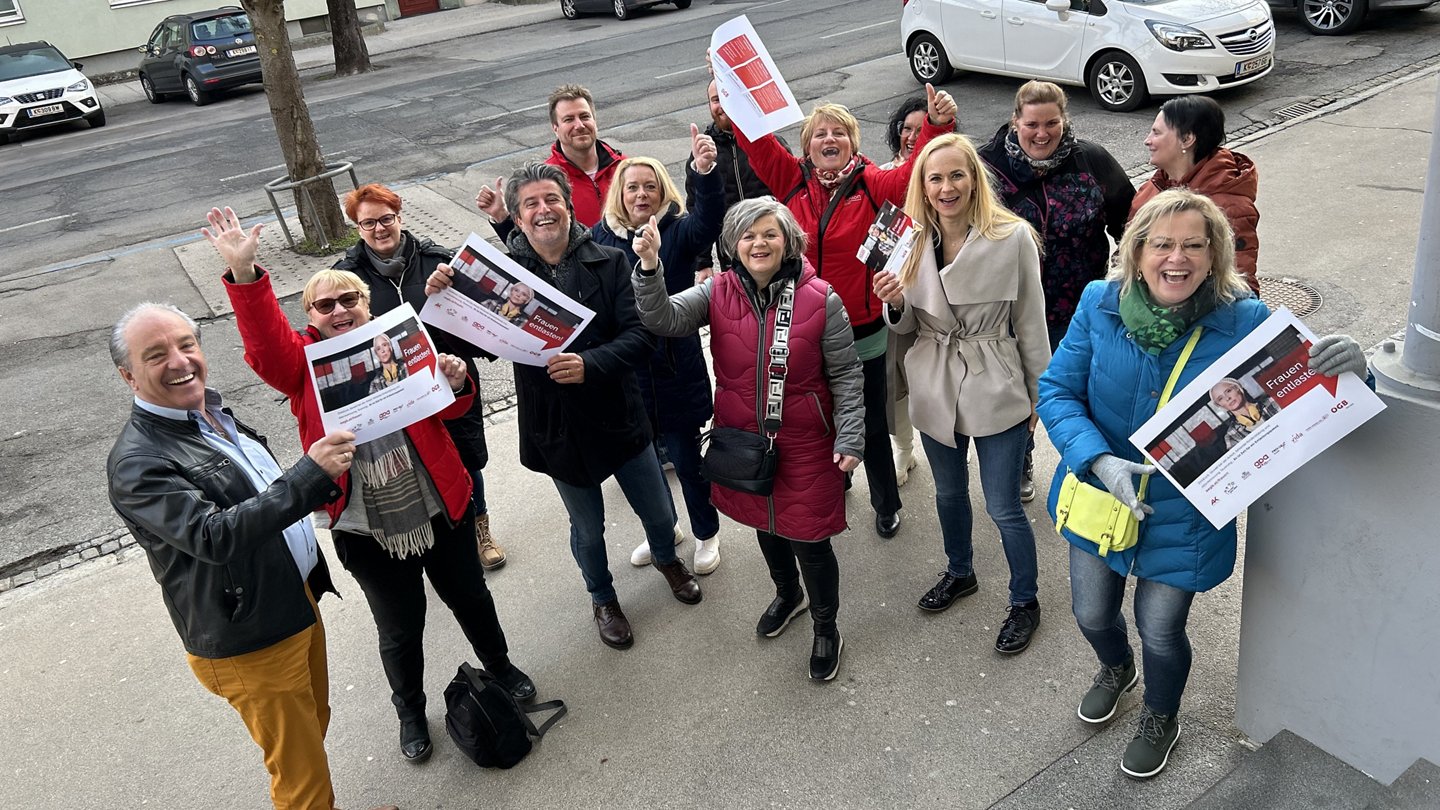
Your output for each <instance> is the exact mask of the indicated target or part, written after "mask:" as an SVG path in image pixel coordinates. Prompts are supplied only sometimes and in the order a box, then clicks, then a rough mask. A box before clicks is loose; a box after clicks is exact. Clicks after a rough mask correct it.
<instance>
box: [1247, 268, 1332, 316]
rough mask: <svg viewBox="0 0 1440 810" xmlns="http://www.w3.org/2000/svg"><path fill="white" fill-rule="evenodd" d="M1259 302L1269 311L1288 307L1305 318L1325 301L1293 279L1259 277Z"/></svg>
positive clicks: (1310, 288) (1309, 288)
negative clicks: (1262, 302) (1263, 303)
mask: <svg viewBox="0 0 1440 810" xmlns="http://www.w3.org/2000/svg"><path fill="white" fill-rule="evenodd" d="M1260 300H1261V301H1264V302H1265V306H1267V307H1269V308H1270V309H1272V310H1274V309H1278V308H1280V307H1289V308H1290V311H1291V312H1293V313H1295V314H1296V315H1298V316H1300V317H1302V318H1303V317H1305V316H1306V315H1309V314H1311V313H1313V312H1315V310H1317V309H1319V308H1320V305H1321V304H1322V303H1324V302H1325V299H1323V298H1321V297H1320V293H1318V292H1316V291H1315V290H1314V288H1312V287H1310V286H1309V285H1308V284H1302V283H1301V282H1299V281H1297V280H1295V279H1293V278H1272V277H1270V276H1260Z"/></svg>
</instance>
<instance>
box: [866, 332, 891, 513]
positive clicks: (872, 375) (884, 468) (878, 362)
mask: <svg viewBox="0 0 1440 810" xmlns="http://www.w3.org/2000/svg"><path fill="white" fill-rule="evenodd" d="M860 365H861V368H862V369H863V370H864V372H865V458H864V459H863V460H864V462H865V481H866V482H867V483H868V484H869V485H870V506H871V507H872V508H874V510H875V513H876V514H879V515H893V514H894V513H896V512H899V511H900V485H899V484H897V483H896V482H895V458H894V457H893V456H891V455H890V427H889V425H888V424H887V423H886V419H885V408H886V403H887V402H888V400H889V397H890V394H889V387H888V385H887V384H886V381H885V355H883V354H882V355H880V356H879V357H872V358H870V359H869V360H866V361H865V362H863V363H861V364H860Z"/></svg>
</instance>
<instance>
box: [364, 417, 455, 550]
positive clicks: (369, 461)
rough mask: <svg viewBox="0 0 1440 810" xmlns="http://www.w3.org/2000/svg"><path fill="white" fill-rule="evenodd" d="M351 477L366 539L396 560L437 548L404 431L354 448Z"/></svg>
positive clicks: (418, 476) (411, 452)
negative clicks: (362, 512) (354, 478)
mask: <svg viewBox="0 0 1440 810" xmlns="http://www.w3.org/2000/svg"><path fill="white" fill-rule="evenodd" d="M353 472H357V473H359V475H360V481H361V483H362V485H363V486H362V489H361V499H362V500H364V502H365V519H366V521H367V522H368V523H369V525H370V534H371V535H373V536H374V537H375V540H376V542H378V543H379V544H380V545H381V547H383V548H384V549H385V550H386V551H387V552H389V553H390V556H392V557H395V558H396V559H401V560H403V559H405V558H406V557H408V556H410V555H411V554H423V553H425V552H426V551H428V550H429V549H430V548H432V547H433V546H434V545H435V533H434V531H432V530H431V528H430V515H429V514H428V512H427V510H426V508H425V498H424V496H423V495H422V494H421V492H420V488H421V487H423V486H424V485H425V484H424V482H422V481H421V480H420V474H419V473H418V472H417V471H416V469H415V448H414V447H413V446H411V444H410V439H409V437H407V436H406V435H405V431H403V430H397V431H396V432H394V433H391V434H389V435H387V436H381V437H380V438H378V439H372V440H371V441H368V442H365V443H364V444H361V445H357V446H356V448H355V464H354V470H353Z"/></svg>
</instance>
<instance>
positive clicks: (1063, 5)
mask: <svg viewBox="0 0 1440 810" xmlns="http://www.w3.org/2000/svg"><path fill="white" fill-rule="evenodd" d="M1045 8H1048V9H1050V10H1051V11H1053V12H1055V13H1056V14H1058V15H1060V19H1061V20H1068V19H1070V0H1045Z"/></svg>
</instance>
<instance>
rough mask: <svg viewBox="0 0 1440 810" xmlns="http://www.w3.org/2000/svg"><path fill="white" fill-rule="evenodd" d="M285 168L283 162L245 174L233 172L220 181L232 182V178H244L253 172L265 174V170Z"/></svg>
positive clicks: (271, 170)
mask: <svg viewBox="0 0 1440 810" xmlns="http://www.w3.org/2000/svg"><path fill="white" fill-rule="evenodd" d="M283 168H285V164H284V163H281V164H280V165H279V166H266V167H265V168H263V169H256V170H255V171H253V172H245V173H244V174H232V175H230V176H229V177H222V178H220V182H221V183H228V182H230V181H231V180H239V179H240V178H242V177H249V176H250V175H252V174H263V173H265V172H273V171H275V170H276V169H283Z"/></svg>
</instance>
